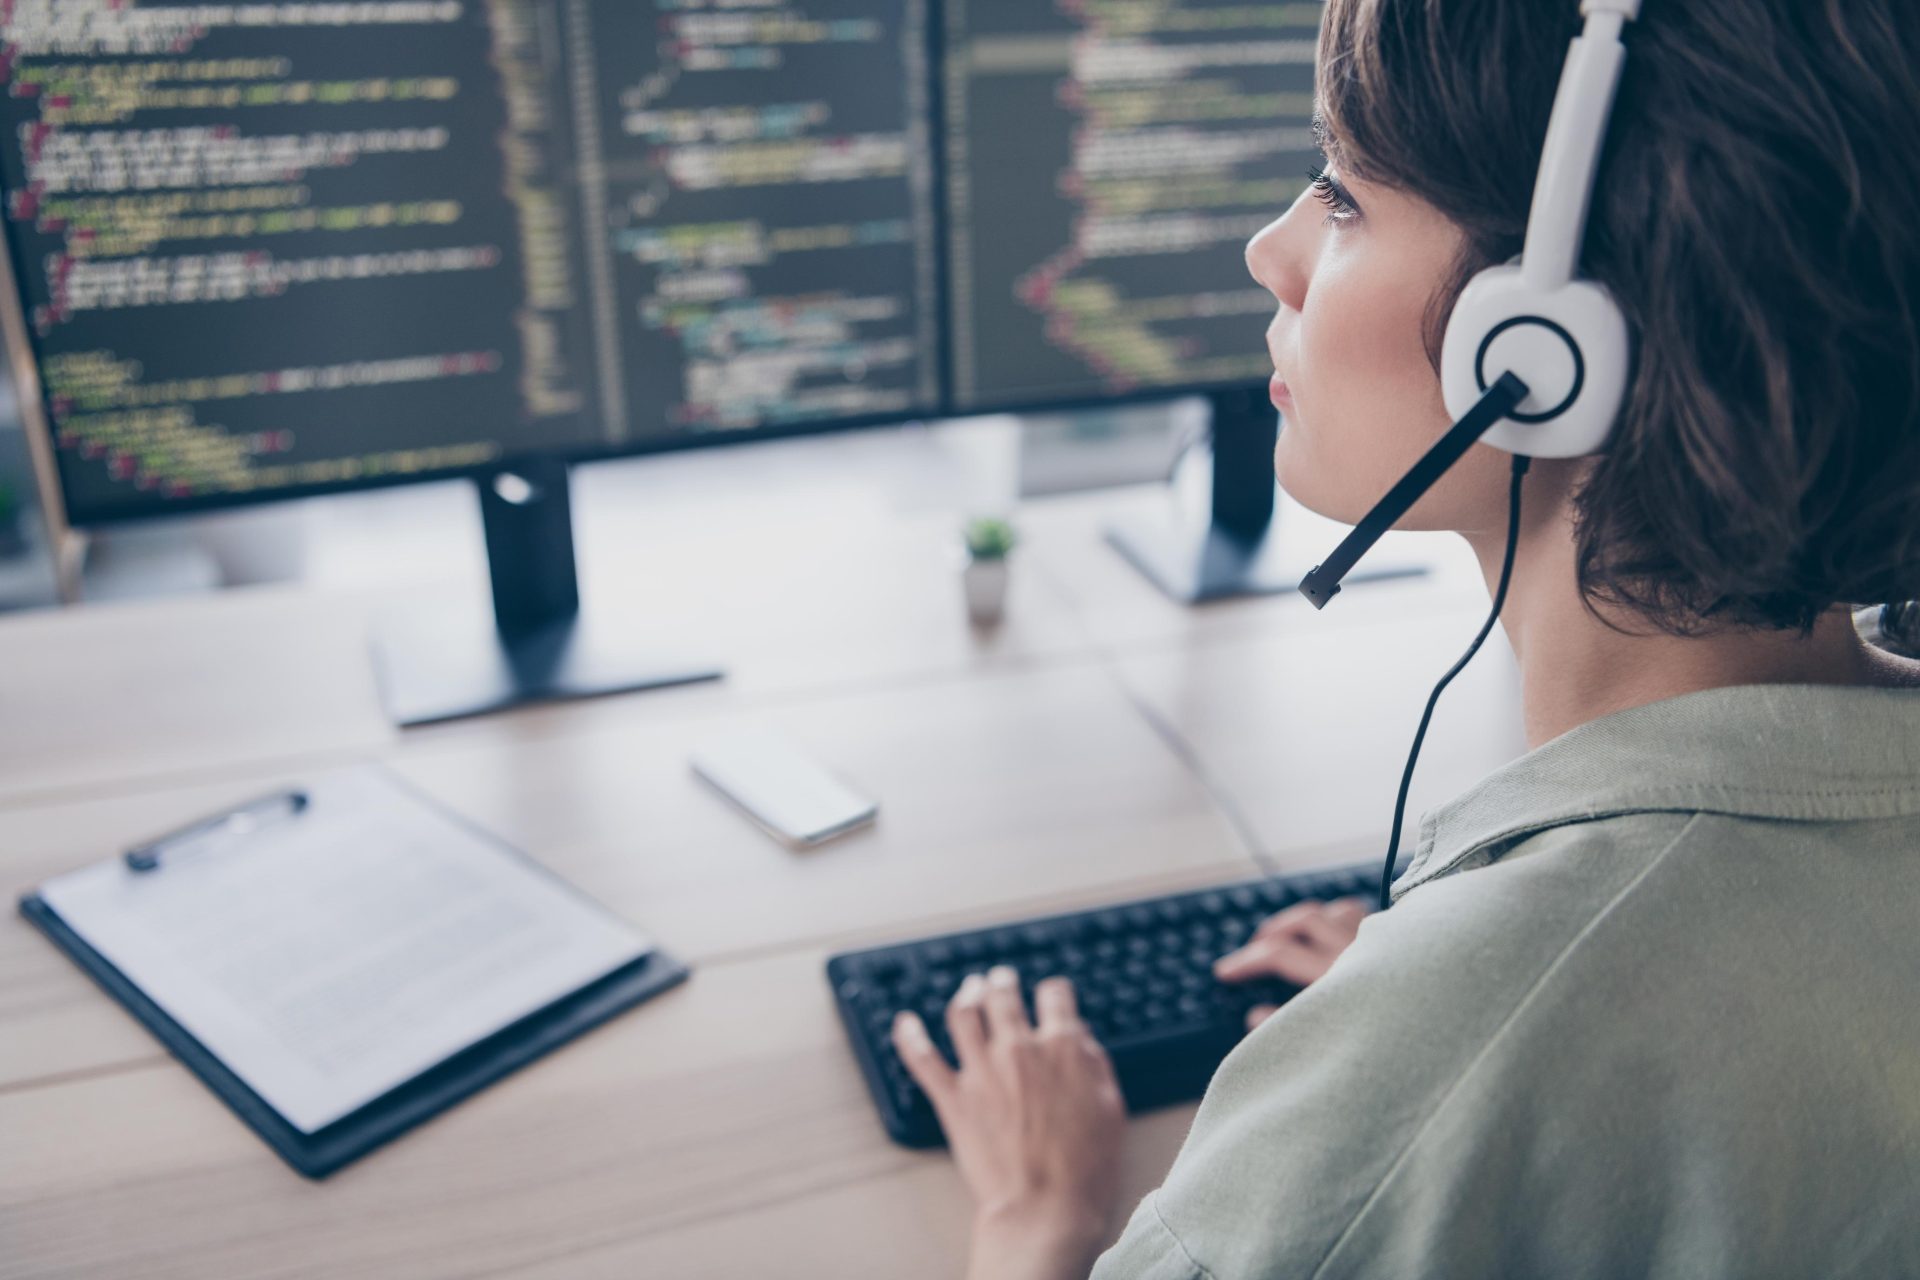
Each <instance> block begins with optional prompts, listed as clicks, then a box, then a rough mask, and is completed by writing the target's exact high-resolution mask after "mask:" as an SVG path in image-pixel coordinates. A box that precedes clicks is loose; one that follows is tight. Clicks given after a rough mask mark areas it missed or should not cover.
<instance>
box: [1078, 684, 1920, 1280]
mask: <svg viewBox="0 0 1920 1280" xmlns="http://www.w3.org/2000/svg"><path fill="white" fill-rule="evenodd" d="M1393 898H1394V903H1395V905H1394V906H1393V907H1392V909H1390V910H1388V911H1385V912H1382V913H1379V914H1377V915H1373V916H1370V917H1368V918H1367V919H1366V921H1365V922H1364V923H1363V924H1362V925H1361V927H1360V933H1359V937H1358V938H1357V939H1356V940H1355V941H1354V943H1353V945H1352V946H1351V947H1350V948H1349V949H1348V950H1347V951H1346V953H1345V954H1343V955H1342V956H1341V957H1340V959H1339V961H1338V962H1337V963H1336V964H1335V965H1334V966H1333V968H1332V970H1331V971H1330V972H1329V973H1328V974H1327V975H1326V976H1325V977H1324V978H1322V979H1321V980H1320V981H1318V982H1316V983H1314V984H1313V985H1312V986H1311V987H1309V988H1308V989H1307V990H1306V991H1305V992H1303V993H1302V994H1301V995H1299V996H1297V997H1295V998H1294V999H1293V1000H1292V1001H1290V1002H1289V1003H1288V1004H1286V1005H1285V1006H1283V1007H1282V1009H1281V1010H1280V1012H1279V1013H1278V1014H1276V1015H1274V1016H1273V1017H1271V1018H1269V1019H1268V1020H1267V1021H1266V1022H1264V1023H1263V1024H1261V1026H1260V1027H1259V1028H1258V1029H1257V1030H1255V1031H1254V1032H1253V1033H1252V1034H1250V1035H1249V1036H1247V1038H1246V1039H1245V1040H1244V1041H1242V1042H1241V1044H1240V1045H1239V1046H1238V1047H1237V1048H1235V1049H1234V1051H1233V1052H1232V1053H1231V1054H1230V1055H1228V1057H1227V1059H1226V1061H1225V1062H1224V1063H1222V1064H1221V1066H1220V1069H1219V1071H1218V1073H1217V1074H1216V1075H1215V1076H1214V1079H1213V1082H1212V1085H1211V1086H1210V1087H1209V1088H1208V1090H1207V1095H1206V1097H1205V1099H1204V1100H1203V1101H1202V1102H1201V1104H1200V1109H1199V1112H1198V1114H1197V1115H1196V1116H1195V1118H1194V1122H1193V1127H1192V1129H1191V1130H1190V1132H1189V1133H1188V1135H1187V1138H1186V1142H1185V1144H1184V1145H1183V1146H1182V1148H1181V1150H1180V1154H1179V1157H1178V1158H1177V1159H1176V1160H1175V1162H1174V1165H1173V1168H1172V1170H1171V1172H1169V1174H1168V1175H1167V1179H1166V1182H1165V1183H1164V1185H1162V1186H1161V1187H1160V1188H1159V1189H1157V1190H1156V1191H1154V1192H1152V1193H1151V1194H1149V1195H1148V1196H1147V1197H1146V1198H1145V1199H1143V1200H1142V1201H1141V1202H1140V1204H1139V1207H1138V1208H1137V1209H1136V1210H1135V1212H1134V1213H1133V1216H1132V1218H1131V1220H1130V1221H1129V1222H1128V1223H1127V1226H1126V1230H1125V1232H1124V1233H1123V1234H1122V1236H1121V1238H1120V1240H1119V1242H1118V1243H1117V1244H1115V1245H1114V1246H1113V1248H1112V1249H1110V1250H1108V1251H1107V1252H1106V1253H1105V1254H1104V1255H1102V1256H1101V1258H1100V1259H1099V1261H1098V1263H1097V1264H1096V1265H1095V1267H1094V1271H1093V1275H1094V1277H1095V1280H1122V1278H1123V1277H1126V1278H1129V1280H1189V1278H1191V1277H1210V1278H1212V1280H1240V1278H1241V1277H1254V1276H1259V1277H1269V1276H1271V1277H1296V1276H1297V1277H1301V1278H1302V1280H1305V1278H1307V1277H1336V1276H1338V1277H1350V1276H1351V1277H1358V1276H1367V1277H1399V1276H1419V1277H1445V1276H1460V1277H1475V1278H1476V1280H1480V1278H1484V1277H1500V1276H1522V1277H1535V1276H1556V1277H1557V1276H1589V1277H1595V1278H1596V1280H1597V1278H1599V1277H1606V1278H1608V1280H1613V1278H1614V1277H1626V1276H1632V1277H1639V1276H1662V1277H1687V1278H1688V1280H1695V1278H1697V1277H1702V1276H1740V1277H1764V1276H1793V1277H1807V1276H1820V1277H1826V1278H1831V1277H1843V1276H1861V1277H1866V1276H1873V1277H1883V1276H1920V690H1916V689H1900V690H1893V689H1869V688H1854V687H1822V686H1814V685H1749V686H1743V687H1737V688H1726V689H1711V690H1706V691H1703V692H1699V693H1693V694H1688V695H1685V696H1683V697H1678V698H1671V699H1668V700H1666V701H1662V702H1656V703H1652V704H1649V705H1647V706H1643V707H1637V708H1634V709H1632V710H1628V711H1622V712H1618V713H1616V714H1613V715H1609V716H1606V717H1604V718H1602V719H1599V720H1595V721H1592V722H1590V723H1588V724H1585V725H1582V726H1580V727H1579V728H1576V729H1574V730H1572V731H1570V732H1568V733H1566V734H1563V735H1561V736H1560V737H1558V738H1556V739H1554V740H1553V741H1551V742H1549V743H1547V744H1545V745H1544V746H1541V747H1539V748H1537V749H1535V750H1534V751H1532V752H1530V753H1529V754H1527V755H1525V756H1523V757H1521V758H1520V759H1518V760H1516V761H1514V762H1512V763H1511V764H1509V765H1507V766H1506V767H1504V768H1502V769H1500V770H1499V771H1497V772H1496V773H1494V774H1493V775H1491V776H1490V777H1488V778H1486V779H1485V780H1484V781H1482V782H1481V783H1480V784H1479V785H1477V786H1476V787H1474V788H1473V789H1472V790H1470V791H1468V792H1467V793H1466V794H1465V795H1462V796H1460V797H1459V798H1458V799H1455V800H1454V801H1452V802H1450V803H1449V804H1447V805H1445V806H1443V807H1441V808H1440V809H1438V810H1437V811H1435V812H1433V813H1431V814H1429V815H1427V816H1426V818H1425V819H1424V820H1423V822H1422V823H1421V830H1420V841H1419V846H1418V849H1417V852H1416V853H1415V856H1414V857H1413V859H1412V861H1411V862H1410V863H1409V865H1408V868H1407V870H1406V871H1405V873H1404V874H1403V875H1402V876H1401V878H1400V879H1399V880H1398V881H1396V882H1395V884H1394V886H1393Z"/></svg>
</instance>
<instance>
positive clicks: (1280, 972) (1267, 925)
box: [1213, 898, 1367, 1031]
mask: <svg viewBox="0 0 1920 1280" xmlns="http://www.w3.org/2000/svg"><path fill="white" fill-rule="evenodd" d="M1366 914H1367V904H1366V900H1365V899H1364V898H1338V899H1335V900H1334V901H1332V902H1321V901H1319V900H1318V899H1312V898H1309V899H1308V900H1306V901H1305V902H1296V903H1294V904H1293V905H1292V906H1290V907H1288V908H1287V909H1286V910H1284V911H1277V912H1275V913H1274V914H1273V915H1270V916H1268V917H1267V918H1266V919H1265V920H1262V921H1261V922H1260V927H1259V928H1257V929H1255V930H1254V931H1253V936H1252V937H1251V938H1248V939H1247V940H1246V942H1245V943H1243V944H1242V945H1241V946H1240V947H1239V948H1238V949H1236V950H1233V951H1229V952H1228V953H1227V954H1226V955H1224V956H1221V957H1220V958H1219V959H1218V960H1215V961H1214V962H1213V976H1214V977H1216V978H1218V979H1220V981H1222V982H1246V981H1248V980H1250V979H1253V978H1280V979H1282V980H1284V981H1286V982H1291V983H1292V984H1293V985H1294V986H1296V987H1304V986H1306V985H1307V984H1308V983H1310V982H1313V981H1314V980H1315V979H1317V978H1319V977H1320V975H1321V974H1323V973H1325V972H1326V971H1327V970H1328V969H1330V968H1332V967H1333V962H1334V961H1335V960H1337V959H1339V957H1340V953H1341V952H1342V951H1345V950H1346V949H1347V947H1348V946H1349V945H1351V944H1352V942H1353V939H1354V935H1355V934H1357V933H1358V932H1359V931H1360V921H1361V920H1363V919H1365V918H1366ZM1278 1008H1279V1006H1278V1005H1271V1004H1257V1005H1255V1006H1253V1008H1251V1009H1249V1010H1247V1030H1249V1031H1251V1030H1253V1028H1255V1027H1257V1026H1259V1025H1260V1024H1261V1023H1262V1022H1264V1021H1266V1019H1267V1018H1268V1016H1269V1015H1271V1014H1272V1013H1273V1012H1274V1011H1275V1010H1276V1009H1278Z"/></svg>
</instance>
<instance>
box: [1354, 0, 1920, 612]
mask: <svg viewBox="0 0 1920 1280" xmlns="http://www.w3.org/2000/svg"><path fill="white" fill-rule="evenodd" d="M1579 24H1580V19H1579V14H1578V5H1577V4H1575V2H1574V0H1329V3H1328V5H1327V8H1326V15H1325V19H1324V22H1323V24H1322V28H1321V36H1320V69H1321V80H1320V85H1319V95H1320V111H1321V114H1322V116H1323V118H1324V122H1325V126H1326V128H1327V130H1328V133H1329V143H1328V145H1329V150H1330V155H1331V156H1332V158H1333V160H1334V162H1335V164H1336V166H1345V167H1346V168H1347V169H1348V170H1349V171H1351V172H1353V173H1355V174H1356V175H1358V176H1360V177H1362V178H1366V179H1370V180H1373V181H1378V182H1381V183H1384V184H1386V185H1388V186H1391V187H1393V188H1395V189H1398V190H1402V191H1406V192H1408V193H1410V194H1412V195H1415V196H1417V197H1419V198H1421V199H1423V200H1425V201H1426V202H1428V203H1429V204H1432V205H1434V206H1435V207H1436V208H1438V209H1439V210H1440V211H1441V212H1442V213H1444V214H1445V215H1447V216H1448V217H1449V218H1450V219H1452V220H1453V221H1454V222H1455V223H1457V224H1458V225H1459V226H1461V227H1462V228H1464V229H1465V232H1466V235H1467V240H1468V246H1469V247H1468V250H1467V253H1466V257H1465V260H1463V261H1462V262H1460V263H1459V264H1458V270H1457V272H1456V275H1455V278H1454V279H1453V281H1452V284H1451V287H1450V288H1449V289H1448V290H1446V291H1444V292H1443V294H1442V295H1441V296H1440V297H1438V298H1436V299H1435V305H1434V309H1433V312H1432V316H1433V323H1432V325H1431V326H1430V332H1429V335H1428V346H1429V349H1430V351H1431V352H1432V354H1433V355H1434V356H1435V358H1436V365H1437V357H1438V350H1439V337H1440V334H1441V332H1442V331H1443V328H1444V321H1445V317H1446V314H1447V312H1448V310H1449V309H1450V308H1451V306H1452V304H1453V300H1454V298H1455V297H1457V296H1458V291H1459V289H1460V288H1461V287H1463V286H1464V285H1465V283H1466V281H1467V279H1468V278H1469V277H1470V276H1471V275H1472V274H1473V272H1475V271H1477V270H1479V269H1480V268H1482V267H1485V266H1489V265H1492V264H1494V263H1497V262H1501V261H1504V260H1506V259H1508V258H1510V257H1512V256H1513V255H1515V254H1517V253H1518V252H1519V250H1520V245H1521V241H1522V238H1523V235H1524V232H1525V228H1526V218H1527V210H1528V206H1529V203H1530V201H1531V198H1532V192H1533V178H1534V171H1535V168H1536V167H1537V165H1538V163H1539V158H1540V150H1541V146H1542V142H1543V139H1544V137H1545V134H1546V127H1547V118H1548V116H1549V114H1550V112H1551V104H1552V100H1553V94H1554V89H1555V86H1556V84H1557V82H1558V79H1559V72H1560V68H1561V64H1562V62H1563V60H1564V59H1565V56H1566V50H1567V44H1568V41H1569V40H1571V39H1572V37H1573V36H1574V35H1576V34H1577V32H1578V27H1579ZM1626 41H1627V47H1628V54H1627V64H1626V73H1625V77H1624V79H1623V82H1622V85H1621V90H1620V97H1619V102H1618V106H1617V107H1616V109H1615V113H1614V117H1613V122H1612V125H1611V127H1610V129H1609V134H1608V141H1607V147H1606V151H1605V153H1604V155H1603V157H1602V163H1601V170H1600V177H1599V182H1598V186H1597V189H1596V192H1595V196H1594V201H1593V212H1592V218H1591V222H1590V224H1589V227H1588V232H1587V240H1586V246H1585V250H1584V254H1583V257H1582V264H1583V270H1584V271H1585V273H1586V274H1588V275H1590V276H1593V277H1595V278H1596V279H1598V280H1600V281H1601V282H1603V283H1604V284H1606V285H1607V287H1608V288H1609V289H1611V290H1612V291H1613V294H1614V297H1615V298H1616V299H1618V301H1619V303H1620V305H1621V308H1622V309H1623V310H1624V311H1625V313H1626V316H1627V320H1628V323H1629V325H1630V326H1631V328H1632V330H1633V333H1634V338H1635V346H1636V351H1635V363H1634V371H1633V376H1632V380H1631V383H1630V389H1629V392H1628V400H1627V404H1626V408H1625V410H1624V412H1623V414H1622V416H1621V419H1620V421H1619V423H1618V425H1617V427H1616V430H1615V434H1614V436H1613V437H1612V440H1611V442H1610V444H1609V446H1608V451H1607V452H1606V453H1605V454H1604V455H1602V456H1601V457H1600V458H1599V459H1598V460H1597V462H1596V465H1595V467H1594V470H1593V472H1592V474H1591V477H1590V479H1589V480H1588V482H1587V483H1586V484H1584V485H1583V486H1582V487H1581V489H1580V491H1579V493H1578V494H1577V495H1576V496H1575V527H1576V538H1577V551H1578V565H1579V582H1580V589H1581V592H1582V594H1583V596H1584V597H1585V598H1586V600H1587V603H1588V607H1589V608H1592V607H1593V605H1594V602H1595V601H1608V602H1611V603H1614V604H1619V605H1624V606H1626V607H1629V608H1631V609H1633V610H1635V611H1637V612H1638V613H1640V614H1641V615H1643V616H1644V617H1646V618H1647V619H1648V620H1649V621H1651V622H1652V623H1653V624H1654V625H1655V626H1656V627H1658V628H1659V629H1661V630H1664V631H1668V632H1671V633H1674V634H1692V633H1696V632H1699V631H1703V630H1708V629H1714V628H1717V627H1721V626H1740V627H1765V628H1789V627H1793V628H1799V629H1801V630H1807V629H1810V628H1811V627H1812V625H1813V623H1814V621H1815V619H1816V618H1818V617H1819V616H1820V615H1821V614H1822V613H1824V612H1825V611H1826V610H1827V609H1829V608H1831V607H1832V606H1834V605H1835V604H1838V603H1863V602H1876V601H1887V600H1895V599H1906V598H1909V597H1912V596H1915V595H1920V315H1916V311H1915V306H1916V302H1920V3H1916V0H1711V3H1692V2H1689V0H1647V4H1646V8H1645V11H1644V13H1643V15H1642V18H1641V20H1640V21H1639V22H1636V23H1633V24H1631V25H1630V26H1629V28H1628V30H1627V35H1626Z"/></svg>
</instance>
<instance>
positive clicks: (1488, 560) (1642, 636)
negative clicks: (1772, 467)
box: [1464, 466, 1920, 748]
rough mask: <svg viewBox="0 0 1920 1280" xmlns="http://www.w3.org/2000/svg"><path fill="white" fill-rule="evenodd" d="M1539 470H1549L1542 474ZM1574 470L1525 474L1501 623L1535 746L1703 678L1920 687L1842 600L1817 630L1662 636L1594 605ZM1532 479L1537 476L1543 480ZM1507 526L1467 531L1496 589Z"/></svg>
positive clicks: (1905, 663) (1710, 685) (1718, 683)
mask: <svg viewBox="0 0 1920 1280" xmlns="http://www.w3.org/2000/svg"><path fill="white" fill-rule="evenodd" d="M1541 472H1546V474H1545V475H1541ZM1568 474H1569V473H1568V472H1565V471H1559V470H1556V469H1552V468H1548V467H1541V466H1537V467H1536V471H1535V473H1534V474H1533V475H1530V476H1529V478H1528V480H1527V482H1526V483H1527V491H1526V493H1525V500H1526V503H1527V504H1530V506H1531V510H1528V509H1527V508H1526V507H1525V506H1523V512H1524V514H1523V515H1522V518H1521V536H1520V545H1519V548H1518V549H1517V551H1516V553H1515V557H1514V569H1513V580H1512V582H1511V584H1510V585H1509V587H1508V591H1507V603H1506V607H1505V608H1504V609H1503V610H1502V611H1501V623H1502V626H1503V627H1504V629H1505V631H1506V634H1507V639H1508V641H1509V642H1510V643H1511V644H1512V646H1513V651H1514V654H1515V656H1516V657H1517V658H1518V659H1519V664H1520V677H1521V701H1522V705H1523V708H1524V711H1525V718H1526V735H1527V746H1528V747H1529V748H1532V747H1537V746H1539V745H1541V744H1542V743H1544V742H1547V741H1549V740H1551V739H1553V738H1557V737H1559V736H1560V735H1561V734H1563V733H1565V732H1567V731H1568V730H1569V729H1574V728H1577V727H1578V726H1580V725H1582V724H1585V723H1586V722H1587V721H1589V720H1595V719H1598V718H1599V717H1601V716H1604V715H1610V714H1611V713H1613V712H1615V711H1624V710H1626V709H1628V708H1629V707H1637V706H1642V705H1644V704H1646V703H1649V702H1658V701H1660V700H1661V699H1664V698H1672V697H1678V696H1679V695H1681V694H1684V693H1693V692H1695V691H1697V690H1701V689H1717V688H1721V687H1723V686H1727V685H1742V684H1871V685H1916V686H1920V662H1915V661H1909V660H1906V659H1902V658H1898V657H1895V656H1894V655H1892V654H1889V653H1886V652H1885V651H1883V650H1880V649H1877V648H1875V647H1874V646H1872V645H1869V644H1867V643H1866V642H1865V641H1864V640H1862V639H1861V638H1860V636H1859V634H1858V633H1857V632H1856V631H1855V630H1854V627H1853V619H1852V615H1851V612H1850V611H1849V610H1848V609H1847V608H1846V607H1844V606H1836V607H1835V608H1834V609H1832V610H1830V611H1829V612H1828V613H1827V614H1826V615H1824V616H1823V617H1822V618H1821V619H1820V620H1819V622H1818V623H1817V624H1816V625H1815V627H1814V629H1813V633H1812V634H1811V635H1808V636H1802V635H1801V634H1800V633H1798V632H1795V631H1727V632H1720V633H1716V634H1711V635H1705V636H1697V637H1679V636H1671V635H1666V634H1664V633H1662V632H1659V631H1656V630H1654V629H1653V628H1652V627H1650V626H1649V625H1648V624H1646V623H1645V622H1642V621H1640V620H1639V619H1638V618H1637V617H1635V616H1634V615H1632V614H1629V613H1624V612H1620V611H1615V610H1609V609H1608V608H1607V607H1606V606H1604V605H1601V606H1596V607H1597V608H1599V609H1600V610H1601V616H1602V617H1605V618H1610V619H1611V620H1613V621H1614V622H1615V623H1617V624H1619V625H1620V626H1621V627H1622V628H1623V629H1624V630H1625V631H1626V632H1627V633H1628V634H1622V632H1621V631H1616V630H1613V629H1611V628H1609V627H1608V626H1607V625H1606V624H1605V623H1604V622H1602V621H1601V620H1600V618H1596V617H1595V616H1594V615H1593V614H1592V613H1590V612H1589V611H1588V610H1587V608H1586V607H1585V604H1584V603H1583V602H1582V600H1581V598H1580V594H1579V592H1578V591H1577V590H1576V589H1575V586H1574V583H1575V575H1574V568H1575V558H1574V541H1573V525H1572V519H1571V508H1570V505H1569V503H1568V502H1567V500H1566V493H1567V487H1566V485H1567V479H1568ZM1536 481H1539V482H1540V483H1537V484H1536ZM1502 526H1503V527H1501V528H1497V529H1493V530H1488V531H1482V532H1476V533H1469V534H1466V535H1464V536H1465V537H1466V538H1467V541H1468V542H1469V543H1470V544H1471V545H1472V547H1473V549H1474V552H1475V554H1476V555H1477V556H1478V557H1479V560H1480V567H1481V570H1482V572H1483V573H1484V574H1485V575H1486V579H1487V590H1488V592H1489V593H1491V592H1492V591H1493V589H1494V587H1495V585H1496V584H1497V583H1498V582H1499V575H1500V561H1501V557H1502V555H1503V554H1504V553H1505V550H1506V530H1505V528H1504V521H1503V522H1502Z"/></svg>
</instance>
